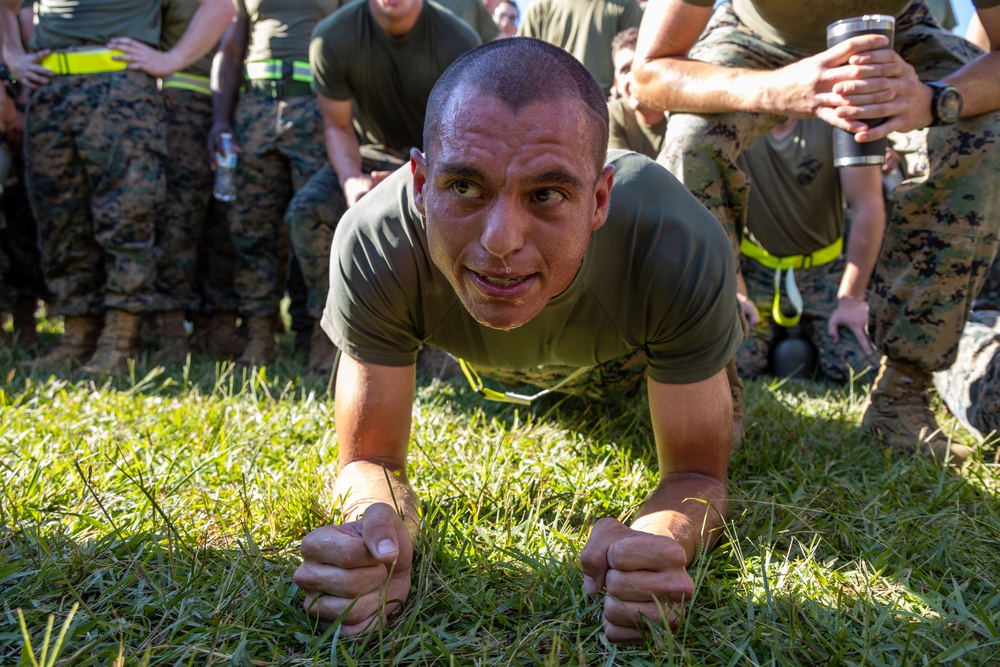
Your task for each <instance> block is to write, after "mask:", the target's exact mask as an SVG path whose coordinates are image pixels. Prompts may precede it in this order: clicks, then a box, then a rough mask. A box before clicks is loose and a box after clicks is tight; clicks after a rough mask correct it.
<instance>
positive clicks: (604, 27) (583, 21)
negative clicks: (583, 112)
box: [517, 0, 642, 94]
mask: <svg viewBox="0 0 1000 667" xmlns="http://www.w3.org/2000/svg"><path fill="white" fill-rule="evenodd" d="M641 20H642V10H641V9H640V8H639V3H638V2H636V0H537V2H535V3H534V4H533V5H531V7H530V8H529V9H528V12H527V15H526V16H525V17H524V20H523V21H522V22H521V25H520V27H519V28H518V29H517V34H518V35H520V36H522V37H536V38H538V39H541V40H543V41H546V42H548V43H550V44H555V45H556V46H558V47H560V48H563V49H565V50H566V51H569V52H570V53H572V54H573V55H574V56H575V57H576V59H577V60H579V61H580V62H582V63H583V64H584V66H585V67H586V68H587V69H588V70H590V73H591V74H593V75H594V78H595V79H597V83H598V84H600V86H601V88H602V89H603V90H604V92H605V94H607V93H608V92H609V91H610V90H611V85H612V84H613V83H614V80H615V66H614V62H612V60H611V40H613V39H614V38H615V35H617V34H618V33H619V32H621V31H622V30H625V29H627V28H631V27H633V26H638V25H639V22H640V21H641Z"/></svg>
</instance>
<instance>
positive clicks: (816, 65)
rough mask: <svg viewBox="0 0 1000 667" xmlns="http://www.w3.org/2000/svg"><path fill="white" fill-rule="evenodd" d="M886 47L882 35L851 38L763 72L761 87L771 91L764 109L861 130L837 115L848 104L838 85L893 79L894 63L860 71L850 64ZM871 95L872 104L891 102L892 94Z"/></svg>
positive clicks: (858, 123) (859, 125) (861, 125)
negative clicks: (880, 77) (862, 79)
mask: <svg viewBox="0 0 1000 667" xmlns="http://www.w3.org/2000/svg"><path fill="white" fill-rule="evenodd" d="M888 45H889V40H888V38H887V37H884V36H882V35H862V36H859V37H852V38H851V39H848V40H845V41H843V42H841V43H840V44H837V45H836V46H833V47H831V48H829V49H827V50H825V51H821V52H820V53H817V54H815V55H813V56H809V57H807V58H802V59H801V60H798V61H796V62H794V63H792V64H790V65H786V66H785V67H782V68H780V69H776V70H772V71H770V72H765V73H762V74H761V76H764V77H766V78H767V82H766V83H765V85H764V86H763V87H764V88H765V89H768V90H769V91H770V93H769V98H768V104H767V108H766V109H765V110H767V111H772V112H774V113H778V114H781V115H783V116H793V117H796V118H809V117H813V116H815V117H818V118H821V119H822V120H824V121H826V122H827V123H829V124H830V125H833V126H834V127H839V128H841V129H843V130H847V131H848V132H857V131H860V130H862V129H864V128H865V127H866V125H865V123H864V122H862V121H859V120H852V119H848V118H842V117H840V116H838V115H837V113H836V111H837V108H838V107H841V106H845V105H848V104H850V102H851V100H849V99H848V98H847V97H845V96H844V95H843V94H842V93H841V92H840V90H839V89H838V87H837V86H838V84H841V83H842V82H846V81H851V80H854V79H858V78H862V77H872V76H896V75H897V74H898V73H897V72H895V70H894V68H895V65H894V64H878V65H869V66H867V67H864V68H862V67H858V66H857V65H854V64H851V62H849V61H852V60H853V58H856V57H857V54H860V53H863V52H866V51H872V50H875V49H886V47H888ZM890 52H891V51H890ZM873 95H874V97H873V98H872V100H873V101H878V102H884V101H888V100H889V99H891V95H892V93H891V92H889V91H884V90H879V91H877V92H875V93H873ZM866 99H867V98H866ZM872 117H874V116H872Z"/></svg>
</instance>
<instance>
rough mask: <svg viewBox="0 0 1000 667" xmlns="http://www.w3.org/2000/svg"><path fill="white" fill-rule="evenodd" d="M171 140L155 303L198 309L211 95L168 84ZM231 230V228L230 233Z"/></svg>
mask: <svg viewBox="0 0 1000 667" xmlns="http://www.w3.org/2000/svg"><path fill="white" fill-rule="evenodd" d="M162 93H163V102H164V106H165V107H166V115H167V133H168V136H169V137H170V142H169V145H168V147H167V159H166V161H165V163H164V169H165V172H166V178H167V203H166V207H165V208H164V210H163V215H161V216H160V217H159V218H157V228H156V233H157V240H156V245H157V276H156V292H157V309H158V310H195V309H197V308H198V306H199V301H200V299H199V295H198V294H197V293H196V291H195V287H194V286H195V275H196V271H197V266H198V250H199V247H198V240H199V239H200V238H201V235H202V229H203V227H204V223H205V220H206V218H207V216H208V210H209V199H210V198H211V196H212V180H213V175H212V167H211V165H210V164H209V160H208V154H207V152H206V151H205V146H206V144H207V141H208V131H209V129H211V127H212V98H211V96H209V95H205V94H203V93H199V92H195V91H193V90H184V89H180V88H164V89H163V91H162ZM227 235H228V234H227Z"/></svg>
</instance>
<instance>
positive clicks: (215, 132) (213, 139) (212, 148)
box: [206, 123, 242, 170]
mask: <svg viewBox="0 0 1000 667" xmlns="http://www.w3.org/2000/svg"><path fill="white" fill-rule="evenodd" d="M227 132H228V133H229V134H231V135H233V149H234V150H235V151H236V154H237V155H239V154H240V153H241V152H242V149H241V148H240V144H239V142H238V141H236V134H235V133H234V132H233V128H232V127H230V125H229V123H212V128H211V129H210V130H209V131H208V141H207V143H206V148H208V162H209V164H211V165H212V169H213V170H215V169H216V168H217V167H218V166H219V165H218V161H217V160H216V159H215V156H216V154H221V153H222V140H221V139H220V138H219V137H220V136H221V135H223V134H226V133H227Z"/></svg>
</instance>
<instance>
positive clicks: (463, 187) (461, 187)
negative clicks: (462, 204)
mask: <svg viewBox="0 0 1000 667" xmlns="http://www.w3.org/2000/svg"><path fill="white" fill-rule="evenodd" d="M451 191H452V192H454V193H455V194H456V195H458V196H459V197H462V198H463V199H477V198H479V197H480V196H481V193H480V192H479V188H478V187H476V186H475V185H473V184H472V183H470V182H469V181H455V182H454V183H452V184H451Z"/></svg>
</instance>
